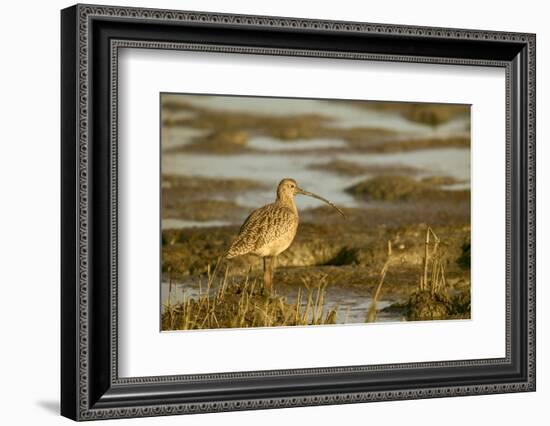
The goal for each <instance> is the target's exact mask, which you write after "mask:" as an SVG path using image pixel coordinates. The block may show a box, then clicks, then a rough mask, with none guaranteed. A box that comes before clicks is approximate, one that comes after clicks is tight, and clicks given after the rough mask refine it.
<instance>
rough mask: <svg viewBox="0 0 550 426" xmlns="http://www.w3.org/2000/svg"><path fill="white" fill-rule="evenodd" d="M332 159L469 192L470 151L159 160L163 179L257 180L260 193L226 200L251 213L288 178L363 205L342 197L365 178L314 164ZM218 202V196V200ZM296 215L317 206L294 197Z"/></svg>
mask: <svg viewBox="0 0 550 426" xmlns="http://www.w3.org/2000/svg"><path fill="white" fill-rule="evenodd" d="M334 159H341V160H345V161H350V162H355V163H358V164H362V165H366V166H368V165H377V166H379V165H393V164H401V165H405V166H410V167H415V168H418V169H420V170H421V171H422V172H421V173H420V174H419V177H422V176H433V175H446V176H451V177H454V178H456V179H458V180H461V181H464V184H461V185H457V186H455V187H453V188H455V189H465V188H469V186H470V150H469V149H467V148H445V149H427V150H422V151H409V152H397V153H388V154H361V155H358V154H340V155H337V156H335V155H334V154H329V153H327V154H322V153H318V154H308V155H297V154H279V153H272V154H241V155H235V156H230V157H228V156H224V155H211V154H197V153H173V154H170V155H166V156H165V157H164V160H163V173H166V174H176V175H186V176H201V177H213V178H228V179H231V178H245V179H253V180H256V181H258V182H260V183H262V184H264V185H265V186H266V188H268V189H265V190H260V191H258V190H251V191H243V192H241V193H239V194H238V195H237V196H234V195H232V196H231V198H230V200H231V201H235V202H236V203H238V204H240V205H242V206H245V207H249V208H254V207H258V206H261V205H264V204H266V203H270V202H272V201H274V198H275V188H276V185H277V183H278V182H279V181H280V180H281V179H282V178H284V177H292V178H294V179H296V180H297V181H298V184H299V185H300V186H301V187H302V188H304V189H306V190H308V191H311V192H315V193H317V194H319V195H321V196H323V197H325V198H327V199H329V200H330V201H332V202H333V203H335V204H337V205H339V206H342V207H358V206H360V205H361V204H362V203H361V201H358V200H356V199H355V198H354V197H353V196H351V195H350V194H348V193H346V192H345V189H346V188H348V187H350V186H352V185H354V184H355V183H357V182H359V181H361V180H363V179H365V178H367V177H370V176H372V175H369V173H368V169H367V173H365V175H362V176H354V177H350V176H343V175H340V174H336V173H331V172H327V171H324V170H319V169H312V168H311V166H312V165H315V164H323V163H326V162H328V161H331V160H334ZM218 198H221V199H223V195H220V196H218ZM296 204H297V206H298V209H304V208H311V207H318V206H320V205H322V203H321V202H320V201H318V200H315V199H313V198H310V197H297V199H296Z"/></svg>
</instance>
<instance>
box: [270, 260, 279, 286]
mask: <svg viewBox="0 0 550 426" xmlns="http://www.w3.org/2000/svg"><path fill="white" fill-rule="evenodd" d="M276 259H277V257H275V256H273V257H272V258H271V262H269V275H270V278H269V280H270V282H271V289H273V273H274V272H275V265H276V262H275V260H276Z"/></svg>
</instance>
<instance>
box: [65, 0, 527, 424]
mask: <svg viewBox="0 0 550 426" xmlns="http://www.w3.org/2000/svg"><path fill="white" fill-rule="evenodd" d="M61 29H62V40H61V48H62V76H61V77H62V93H61V97H62V123H61V126H62V143H61V145H62V152H61V155H62V184H61V189H62V218H61V219H62V283H61V286H62V288H61V302H62V303H61V305H62V312H61V315H62V330H61V332H62V359H61V363H62V377H61V383H62V392H61V393H62V394H61V402H62V404H61V411H62V414H63V415H64V416H67V417H69V418H72V419H74V420H92V419H104V418H121V417H141V416H157V415H169V414H187V413H205V412H213V411H229V410H245V409H262V408H276V407H292V406H307V405H321V404H343V403H353V402H368V401H382V400H399V399H416V398H435V397H445V396H458V395H477V394H489V393H503V392H521V391H534V390H535V36H534V35H533V34H519V33H504V32H493V31H478V30H462V29H448V28H424V27H411V26H402V25H386V24H384V25H382V24H369V23H358V22H335V21H320V20H307V19H294V18H281V17H268V16H243V15H227V14H216V13H202V12H185V11H168V10H154V9H137V8H128V7H104V6H95V5H93V6H92V5H76V6H73V7H70V8H67V9H64V10H63V11H62V13H61Z"/></svg>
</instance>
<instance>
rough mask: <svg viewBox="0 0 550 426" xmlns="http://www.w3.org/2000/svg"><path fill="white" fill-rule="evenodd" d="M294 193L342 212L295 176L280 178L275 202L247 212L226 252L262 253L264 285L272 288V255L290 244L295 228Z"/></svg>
mask: <svg viewBox="0 0 550 426" xmlns="http://www.w3.org/2000/svg"><path fill="white" fill-rule="evenodd" d="M297 194H303V195H309V196H311V197H314V198H317V199H319V200H322V201H324V202H325V203H327V204H329V205H330V206H332V207H334V208H335V209H336V210H338V212H340V214H342V216H343V215H344V214H343V213H342V211H341V210H340V209H338V207H336V206H335V205H333V204H332V203H331V202H329V201H328V200H326V199H324V198H322V197H320V196H318V195H315V194H313V193H311V192H307V191H304V190H303V189H301V188H299V187H298V184H297V183H296V181H295V180H294V179H283V180H282V181H281V182H280V183H279V185H278V187H277V199H276V200H275V202H274V203H271V204H267V205H265V206H263V207H260V208H259V209H256V210H254V211H253V212H252V213H250V215H249V216H248V217H247V218H246V220H245V221H244V223H243V225H242V226H241V229H240V230H239V234H238V235H237V238H235V240H234V241H233V243H232V244H231V247H230V248H229V250H228V252H227V254H226V258H227V259H231V258H233V257H236V256H242V255H245V254H253V255H256V256H260V257H262V258H263V259H264V286H265V287H266V289H271V282H272V276H273V267H274V266H273V263H274V260H275V259H274V258H275V256H277V255H279V254H280V253H282V252H283V251H285V250H286V249H287V248H288V247H290V244H292V241H293V240H294V237H295V236H296V231H297V230H298V222H299V218H298V209H297V208H296V204H295V203H294V196H295V195H297Z"/></svg>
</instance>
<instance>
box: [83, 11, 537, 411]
mask: <svg viewBox="0 0 550 426" xmlns="http://www.w3.org/2000/svg"><path fill="white" fill-rule="evenodd" d="M94 17H119V18H128V19H140V20H141V21H144V20H145V21H176V22H194V23H196V22H204V23H220V24H236V25H244V26H252V27H264V28H270V27H271V28H274V27H277V28H303V29H315V30H318V31H319V30H322V31H328V32H331V31H339V32H341V31H345V32H360V33H379V34H407V35H413V36H422V37H426V38H430V37H437V38H449V39H472V40H503V41H509V42H522V43H526V44H527V49H528V77H527V78H528V147H527V149H528V182H527V184H528V188H527V190H528V192H527V202H528V218H527V221H528V240H529V244H528V248H527V270H528V283H527V287H528V324H527V327H528V345H527V346H528V348H527V349H528V351H527V352H528V380H527V382H521V383H505V384H494V385H480V386H450V387H446V388H441V387H438V388H425V389H414V388H413V389H407V390H397V391H380V392H355V393H335V394H326V395H312V396H303V397H277V398H265V399H253V400H232V401H220V402H207V403H200V404H195V403H176V404H165V405H155V406H144V407H139V408H112V409H90V408H89V395H88V393H89V389H88V374H89V362H88V349H89V348H88V342H89V337H88V267H89V265H88V232H89V228H88V227H89V221H88V214H89V206H88V199H89V196H88V177H89V170H88V168H89V164H88V152H89V148H88V132H89V130H88V126H89V122H88V112H89V105H88V100H89V93H88V87H89V84H88V78H89V71H88V54H89V52H88V47H89V28H90V20H91V19H92V18H94ZM78 39H79V41H78V81H77V87H78V93H79V97H78V106H79V111H78V160H77V163H78V164H77V176H78V187H79V190H78V227H77V228H78V237H77V246H78V253H79V255H78V298H77V299H78V306H77V309H78V318H79V324H78V337H79V344H78V358H79V363H78V372H77V378H78V393H79V395H78V417H79V418H80V419H82V420H93V419H104V418H113V417H119V418H122V417H141V416H159V415H172V414H187V413H206V412H218V411H230V410H250V409H263V408H283V407H297V406H311V405H328V404H344V403H353V402H369V401H384V400H404V399H418V398H436V397H446V396H465V395H476V394H488V393H506V392H518V391H529V390H534V387H535V36H534V35H532V34H522V33H508V32H493V31H480V30H464V29H448V28H431V27H417V26H402V25H387V24H370V23H357V22H338V21H326V20H310V19H298V18H280V17H269V16H246V15H229V14H216V13H203V12H188V11H170V10H157V9H141V8H125V7H104V6H94V5H78ZM120 48H147V49H171V50H193V51H204V52H224V53H234V54H262V55H275V56H276V55H279V56H281V55H282V56H309V57H325V58H332V59H362V60H371V61H394V62H416V63H432V64H455V65H477V66H492V67H504V68H505V73H506V126H507V128H506V234H507V235H506V237H507V238H506V241H507V242H506V357H505V358H498V359H479V360H461V361H446V362H425V363H414V364H408V363H405V364H386V365H371V366H352V367H326V368H312V369H295V370H271V371H255V372H254V371H253V372H238V373H220V374H205V375H185V376H177V375H176V376H157V377H133V378H119V377H118V359H117V352H118V350H117V347H118V325H117V303H118V302H117V273H118V272H117V257H118V256H117V239H118V238H117V208H116V206H117V190H118V187H117V155H118V153H117V137H118V135H117V105H118V98H117V84H118V81H117V72H118V50H119V49H120ZM110 56H111V76H110V88H111V160H112V169H111V206H112V207H111V289H112V298H111V307H110V308H111V345H112V348H113V349H112V354H111V357H112V359H111V365H112V369H111V381H112V383H113V384H124V383H143V384H146V383H169V382H178V381H179V382H182V381H188V382H191V381H206V380H216V379H224V378H234V379H239V378H248V377H267V376H296V377H299V376H300V375H307V374H320V373H323V374H330V373H342V372H358V371H374V370H379V371H380V370H392V369H403V368H411V367H417V368H422V367H450V366H479V365H489V364H502V363H509V362H510V352H511V350H510V344H511V335H510V333H511V331H510V330H511V312H510V306H511V305H510V301H511V299H510V297H511V280H510V254H511V247H510V225H511V218H510V210H511V208H510V207H511V204H510V203H511V182H510V170H511V169H510V168H511V143H510V142H511V129H510V126H509V122H510V120H509V119H510V116H511V110H510V108H511V107H510V103H511V98H510V91H511V81H510V68H509V65H508V64H507V63H506V62H499V61H484V60H465V59H458V58H457V59H455V58H452V59H449V58H438V57H433V58H419V57H414V56H397V55H382V54H376V55H373V54H359V53H342V52H327V51H312V50H297V49H274V48H253V47H242V46H239V47H236V46H235V47H232V46H216V45H204V44H201V45H199V44H187V43H169V42H168V43H164V42H145V41H133V40H112V41H111V52H110Z"/></svg>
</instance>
